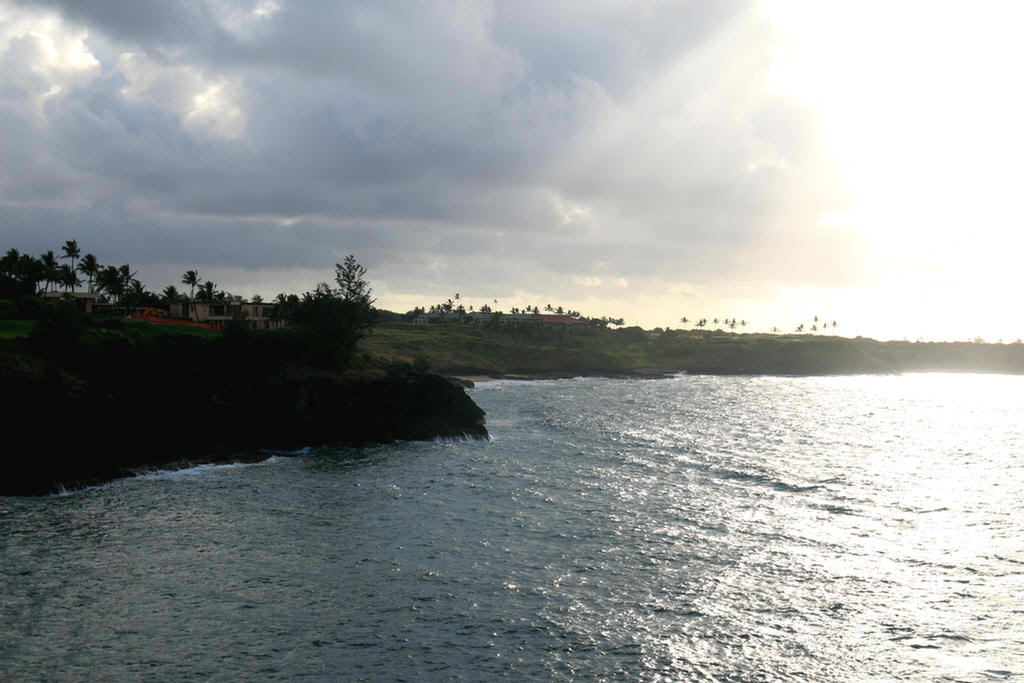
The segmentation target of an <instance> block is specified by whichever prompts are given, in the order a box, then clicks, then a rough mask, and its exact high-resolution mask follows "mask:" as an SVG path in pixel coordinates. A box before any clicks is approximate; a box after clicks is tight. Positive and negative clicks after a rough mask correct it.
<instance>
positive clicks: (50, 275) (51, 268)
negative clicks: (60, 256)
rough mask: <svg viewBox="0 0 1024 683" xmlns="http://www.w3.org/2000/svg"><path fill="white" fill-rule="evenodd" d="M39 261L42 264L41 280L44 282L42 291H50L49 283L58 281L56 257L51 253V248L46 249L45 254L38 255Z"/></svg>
mask: <svg viewBox="0 0 1024 683" xmlns="http://www.w3.org/2000/svg"><path fill="white" fill-rule="evenodd" d="M39 260H40V262H42V264H43V277H42V280H43V282H45V283H46V285H45V287H44V288H43V291H44V292H48V291H50V284H51V283H56V282H59V281H60V274H59V272H58V268H57V257H56V256H55V255H54V253H53V249H49V250H47V252H46V253H45V254H43V255H42V256H40V257H39Z"/></svg>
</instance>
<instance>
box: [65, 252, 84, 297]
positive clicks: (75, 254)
mask: <svg viewBox="0 0 1024 683" xmlns="http://www.w3.org/2000/svg"><path fill="white" fill-rule="evenodd" d="M61 249H62V250H63V251H64V255H63V256H61V258H68V259H71V277H74V274H75V270H76V269H75V261H76V260H78V257H79V256H81V255H82V250H81V249H79V248H78V242H77V241H76V240H68V241H67V242H65V243H64V246H63V247H61ZM71 277H63V273H62V277H61V280H62V281H61V284H64V283H65V282H68V281H70V280H71ZM74 279H75V281H76V285H74V286H72V287H71V291H72V292H73V291H75V286H77V285H80V284H82V283H81V281H79V280H78V278H74ZM65 286H67V285H65Z"/></svg>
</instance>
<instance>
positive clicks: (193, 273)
mask: <svg viewBox="0 0 1024 683" xmlns="http://www.w3.org/2000/svg"><path fill="white" fill-rule="evenodd" d="M181 284H183V285H188V286H189V287H191V288H192V289H191V291H190V292H189V294H188V298H189V299H194V298H195V297H196V285H198V284H199V271H198V270H186V271H185V274H184V275H183V276H182V278H181Z"/></svg>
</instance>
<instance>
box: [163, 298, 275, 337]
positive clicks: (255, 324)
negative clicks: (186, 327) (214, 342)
mask: <svg viewBox="0 0 1024 683" xmlns="http://www.w3.org/2000/svg"><path fill="white" fill-rule="evenodd" d="M273 310H274V304H272V303H263V302H260V303H243V302H241V301H213V302H199V301H193V302H188V303H175V304H171V307H170V313H171V317H172V318H182V319H185V320H191V321H192V322H197V323H204V324H206V325H211V326H213V328H214V329H217V330H223V329H224V327H225V326H226V325H227V324H228V323H229V322H231V321H232V320H244V321H246V322H248V323H249V326H250V327H252V328H253V329H254V330H275V329H279V328H282V327H284V321H283V320H280V319H275V318H273V317H271V312H272V311H273Z"/></svg>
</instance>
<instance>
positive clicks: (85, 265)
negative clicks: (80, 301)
mask: <svg viewBox="0 0 1024 683" xmlns="http://www.w3.org/2000/svg"><path fill="white" fill-rule="evenodd" d="M78 272H79V273H81V274H82V275H84V276H85V278H86V280H87V281H88V283H89V291H90V292H92V284H93V282H95V281H96V275H97V274H98V273H99V272H100V263H99V261H97V260H96V257H95V256H93V255H92V254H86V255H85V256H83V257H82V262H81V263H79V264H78Z"/></svg>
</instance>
